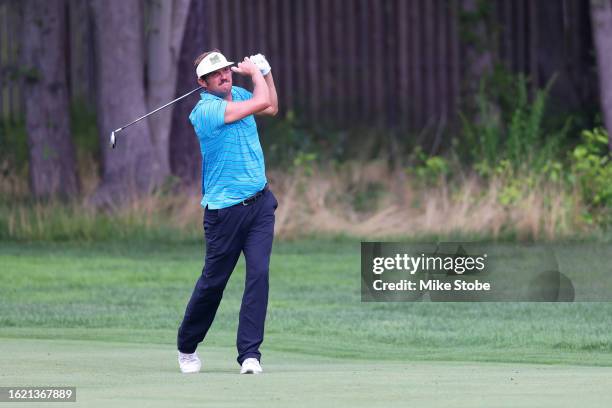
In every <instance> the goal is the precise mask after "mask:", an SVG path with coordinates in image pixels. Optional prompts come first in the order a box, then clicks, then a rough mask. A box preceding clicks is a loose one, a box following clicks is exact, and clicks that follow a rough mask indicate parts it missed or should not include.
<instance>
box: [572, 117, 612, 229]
mask: <svg viewBox="0 0 612 408" xmlns="http://www.w3.org/2000/svg"><path fill="white" fill-rule="evenodd" d="M582 140H583V142H582V143H581V144H579V145H578V146H576V147H575V148H574V150H573V152H572V155H571V156H572V170H573V174H574V176H575V178H576V182H577V183H578V185H579V187H580V192H581V194H582V199H583V201H584V202H585V203H586V204H587V205H588V206H589V208H590V210H591V211H589V213H588V214H585V215H584V216H585V218H586V219H587V221H589V222H597V223H604V224H609V223H610V222H612V213H611V210H610V209H611V208H612V165H610V154H609V152H608V133H607V132H606V130H605V129H604V128H602V127H598V128H595V129H593V130H584V131H583V132H582Z"/></svg>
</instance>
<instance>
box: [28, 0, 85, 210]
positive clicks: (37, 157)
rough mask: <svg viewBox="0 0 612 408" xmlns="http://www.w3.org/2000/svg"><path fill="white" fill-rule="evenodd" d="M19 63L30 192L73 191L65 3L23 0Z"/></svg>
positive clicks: (76, 183) (55, 193)
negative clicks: (21, 73) (65, 52)
mask: <svg viewBox="0 0 612 408" xmlns="http://www.w3.org/2000/svg"><path fill="white" fill-rule="evenodd" d="M23 6H24V19H25V20H24V24H23V48H22V54H21V58H22V64H23V67H22V69H23V72H24V74H25V81H24V90H23V92H24V98H25V106H26V111H25V118H26V129H27V133H28V145H29V159H30V188H31V190H32V194H33V195H34V196H35V197H38V198H44V197H52V196H63V197H68V196H70V195H73V194H75V193H77V192H78V190H79V181H78V177H77V173H76V165H75V163H76V160H75V153H74V146H73V144H72V140H71V132H70V112H69V108H68V90H67V85H66V62H65V55H64V50H65V40H66V36H65V31H64V30H65V25H66V21H65V20H66V19H65V12H66V9H65V2H64V0H27V1H25V2H24V4H23Z"/></svg>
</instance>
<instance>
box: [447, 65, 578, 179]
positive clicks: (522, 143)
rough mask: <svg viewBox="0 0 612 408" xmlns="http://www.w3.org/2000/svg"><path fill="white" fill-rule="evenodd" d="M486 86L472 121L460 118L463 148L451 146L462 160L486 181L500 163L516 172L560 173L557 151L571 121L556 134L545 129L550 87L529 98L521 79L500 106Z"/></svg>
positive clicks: (463, 117) (483, 83)
mask: <svg viewBox="0 0 612 408" xmlns="http://www.w3.org/2000/svg"><path fill="white" fill-rule="evenodd" d="M487 83H488V82H487V81H485V80H483V81H482V82H481V86H480V91H479V94H478V96H477V105H478V106H477V112H476V113H475V117H474V118H472V119H471V120H470V119H468V118H467V117H466V116H465V115H464V114H462V115H461V119H462V122H463V132H462V133H463V144H462V145H459V144H458V143H457V142H456V143H455V145H456V146H457V147H458V151H459V154H460V155H461V156H462V158H463V159H467V161H468V162H470V163H472V164H473V167H474V169H475V170H476V171H477V172H478V173H479V174H480V175H482V176H484V177H489V176H492V175H494V174H495V173H496V172H497V171H498V169H497V167H498V166H499V164H500V163H502V162H503V161H506V162H507V163H506V164H505V165H504V166H507V164H508V163H509V164H510V167H511V168H512V170H513V171H515V172H516V171H518V170H519V169H522V170H534V171H536V172H540V171H547V170H550V171H552V170H555V169H558V167H559V165H558V163H557V158H558V157H559V156H560V146H561V145H562V143H564V142H565V140H566V139H567V134H568V131H569V128H570V125H571V120H570V119H568V120H566V121H565V123H564V124H563V126H561V127H560V128H559V127H556V128H545V127H544V126H543V119H544V114H545V110H546V102H547V98H548V93H549V88H550V86H551V85H552V81H551V82H550V83H549V85H548V86H547V87H546V88H545V89H540V90H537V91H535V93H534V96H533V98H529V89H528V82H527V80H526V79H525V77H524V76H522V75H519V76H518V77H516V80H515V82H514V83H515V84H516V85H515V88H514V89H513V91H512V92H510V93H511V94H512V95H514V98H512V99H509V98H503V99H502V100H500V99H499V98H497V97H495V95H496V92H495V90H489V89H488V88H487ZM504 83H505V82H504Z"/></svg>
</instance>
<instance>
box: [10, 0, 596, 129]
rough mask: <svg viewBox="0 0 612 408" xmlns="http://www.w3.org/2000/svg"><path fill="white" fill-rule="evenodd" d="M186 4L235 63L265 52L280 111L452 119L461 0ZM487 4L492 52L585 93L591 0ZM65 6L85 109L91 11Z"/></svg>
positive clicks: (13, 57)
mask: <svg viewBox="0 0 612 408" xmlns="http://www.w3.org/2000/svg"><path fill="white" fill-rule="evenodd" d="M193 1H206V7H204V8H202V7H198V9H199V10H203V15H202V16H201V18H202V24H204V25H205V27H206V36H207V41H206V43H207V44H209V47H207V48H219V49H221V50H222V51H223V52H224V53H225V54H226V55H227V56H228V58H232V59H233V60H238V59H240V58H242V57H243V56H245V55H250V54H253V53H257V52H262V53H264V54H265V55H266V56H267V57H268V58H269V60H270V62H271V64H272V67H273V72H274V76H275V79H276V82H277V86H278V90H279V97H280V104H281V108H282V109H283V111H284V112H286V111H288V110H290V109H291V110H293V111H295V112H296V113H297V114H298V115H300V116H301V117H304V118H307V119H308V120H309V121H310V122H311V123H313V124H318V123H321V124H325V125H329V124H334V125H336V126H349V125H353V124H370V125H374V124H375V125H382V126H397V127H402V128H407V129H412V130H419V129H423V128H424V127H427V126H428V124H431V123H439V122H440V121H443V122H445V123H446V122H452V121H453V119H454V118H455V117H456V112H457V107H458V106H459V104H460V101H461V96H462V81H463V79H464V77H463V73H464V71H465V64H466V61H465V60H464V57H463V56H464V52H463V51H464V49H463V45H462V41H461V39H460V34H461V29H462V27H461V24H460V10H459V4H460V0H193ZM491 3H492V4H493V5H494V8H493V9H494V14H495V19H496V20H497V22H498V26H499V32H498V37H497V45H498V49H497V52H496V57H497V58H499V59H500V60H501V61H503V62H504V63H505V64H506V65H507V66H508V67H509V68H510V69H512V70H513V71H521V72H525V73H527V74H528V75H529V76H530V77H531V78H533V79H534V84H536V85H541V84H543V83H545V81H547V80H548V79H549V78H550V76H551V75H552V74H553V73H554V72H555V71H556V70H559V69H561V70H562V71H564V72H565V71H567V72H565V74H564V75H566V76H568V78H569V80H571V81H574V82H573V83H572V84H571V86H569V85H563V86H567V87H568V90H567V91H566V92H574V93H577V94H576V95H574V96H575V99H576V98H577V99H580V98H584V97H585V95H582V94H580V92H581V91H580V90H581V89H583V85H584V84H583V83H582V82H580V81H585V79H584V78H585V76H584V75H583V72H582V71H583V70H585V69H586V68H585V64H587V63H588V59H589V58H592V57H589V52H590V49H591V43H590V34H589V30H590V28H589V26H588V2H585V1H582V0H495V1H492V2H491ZM553 3H555V4H554V5H553ZM13 5H14V2H6V1H4V2H0V64H1V65H2V67H3V69H2V70H0V72H1V74H0V75H2V77H0V80H2V82H1V83H2V95H1V98H0V114H1V115H2V117H5V118H6V117H17V116H19V115H20V114H21V112H22V111H23V106H22V105H23V102H22V99H21V95H20V92H19V82H18V81H17V80H14V79H11V77H10V72H11V69H12V68H11V67H14V66H16V64H17V49H18V29H19V17H18V13H16V12H15V10H14V8H15V7H13ZM551 10H552V11H553V12H551ZM555 10H557V11H558V13H555V12H554V11H555ZM67 13H68V17H69V18H68V21H69V23H68V24H69V30H68V36H69V46H68V47H67V58H68V61H69V65H68V66H69V67H70V70H69V72H68V73H67V75H68V77H69V84H70V94H71V95H72V98H73V99H79V100H80V101H85V103H87V104H90V105H91V106H93V104H94V100H95V64H94V55H95V47H94V43H93V40H92V33H91V31H92V28H91V27H92V24H91V19H92V16H91V11H90V9H89V8H88V7H87V1H85V0H70V1H68V6H67ZM551 14H553V15H551ZM551 27H552V28H551ZM555 36H560V37H559V38H556V39H555ZM190 40H192V39H189V38H185V41H190ZM568 61H570V62H568ZM571 61H574V62H571ZM565 63H567V64H570V65H571V64H574V65H572V66H570V65H568V66H565V65H563V64H565ZM560 66H561V68H559V67H560ZM181 75H191V72H189V73H181ZM572 75H573V77H572ZM587 80H588V78H587ZM587 88H588V86H587ZM574 96H572V97H574ZM572 97H571V98H572ZM571 98H570V99H571ZM577 103H579V102H577Z"/></svg>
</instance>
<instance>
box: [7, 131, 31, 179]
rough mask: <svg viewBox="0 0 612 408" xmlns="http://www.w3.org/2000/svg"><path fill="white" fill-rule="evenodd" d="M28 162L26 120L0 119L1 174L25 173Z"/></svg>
mask: <svg viewBox="0 0 612 408" xmlns="http://www.w3.org/2000/svg"><path fill="white" fill-rule="evenodd" d="M27 164H28V137H27V133H26V129H25V123H24V121H23V120H18V121H11V120H3V121H0V170H1V171H2V174H1V176H2V177H7V176H9V174H8V172H12V173H15V172H17V173H19V174H24V172H25V170H26V169H27ZM5 173H6V174H5Z"/></svg>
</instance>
